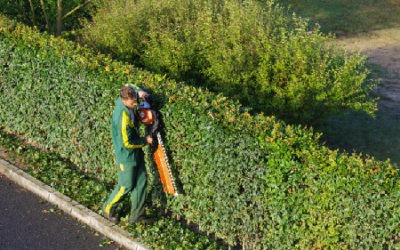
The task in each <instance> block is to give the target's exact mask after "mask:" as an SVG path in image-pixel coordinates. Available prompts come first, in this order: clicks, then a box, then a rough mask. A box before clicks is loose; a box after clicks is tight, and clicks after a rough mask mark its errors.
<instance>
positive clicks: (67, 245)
mask: <svg viewBox="0 0 400 250" xmlns="http://www.w3.org/2000/svg"><path fill="white" fill-rule="evenodd" d="M0 199H1V200H0V249H2V250H9V249H18V250H22V249H29V250H34V249H38V250H39V249H40V250H46V249H49V250H50V249H51V250H59V249H60V250H61V249H68V250H74V249H82V250H86V249H107V250H108V249H122V247H120V246H119V245H117V244H115V243H110V241H109V240H107V239H106V238H105V237H104V236H103V235H99V234H98V233H96V232H95V231H93V230H92V229H90V228H89V227H87V226H85V225H83V224H80V223H79V222H78V221H76V220H75V219H73V218H72V217H71V216H69V215H67V214H65V213H63V212H62V211H61V210H59V209H57V207H55V206H54V205H52V204H50V203H48V202H47V201H44V200H42V199H41V198H40V197H38V196H36V195H35V194H32V193H31V192H29V191H27V190H26V189H24V188H22V187H20V186H18V185H17V184H15V183H14V182H12V181H11V180H9V179H8V178H7V177H6V176H4V175H1V174H0Z"/></svg>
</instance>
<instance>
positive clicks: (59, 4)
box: [56, 0, 63, 36]
mask: <svg viewBox="0 0 400 250" xmlns="http://www.w3.org/2000/svg"><path fill="white" fill-rule="evenodd" d="M62 27H63V7H62V0H57V21H56V36H60V35H61V31H62Z"/></svg>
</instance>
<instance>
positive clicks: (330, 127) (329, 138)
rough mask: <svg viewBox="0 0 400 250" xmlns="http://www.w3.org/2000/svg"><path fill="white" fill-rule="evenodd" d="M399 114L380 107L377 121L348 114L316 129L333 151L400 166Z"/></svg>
mask: <svg viewBox="0 0 400 250" xmlns="http://www.w3.org/2000/svg"><path fill="white" fill-rule="evenodd" d="M399 124H400V114H393V113H391V112H390V111H388V110H386V108H385V107H380V110H379V111H378V112H377V113H376V118H372V117H370V116H368V115H367V114H364V113H360V112H354V111H349V112H347V113H346V114H345V115H344V116H343V117H331V118H329V119H328V120H327V122H325V124H323V125H321V126H319V127H317V128H315V130H316V131H318V132H322V133H323V136H322V138H321V140H322V141H324V142H325V143H326V145H327V146H328V147H329V148H331V149H339V150H340V151H346V152H348V153H352V152H356V153H362V154H363V155H370V156H373V157H374V158H375V159H377V160H382V161H385V160H387V159H391V162H392V163H394V164H395V165H397V166H400V154H399V152H400V126H399Z"/></svg>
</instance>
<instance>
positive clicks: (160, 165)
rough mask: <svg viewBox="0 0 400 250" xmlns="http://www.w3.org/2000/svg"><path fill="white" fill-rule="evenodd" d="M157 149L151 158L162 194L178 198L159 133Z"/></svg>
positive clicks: (158, 133)
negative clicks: (159, 180) (155, 167)
mask: <svg viewBox="0 0 400 250" xmlns="http://www.w3.org/2000/svg"><path fill="white" fill-rule="evenodd" d="M156 135H157V141H158V145H157V149H156V150H155V151H154V153H153V156H154V160H155V162H156V165H157V169H158V173H159V174H160V179H161V183H162V186H163V189H164V192H165V193H167V194H172V195H174V196H178V192H177V189H176V185H175V181H174V178H173V177H172V173H171V168H170V166H169V162H168V157H167V154H166V152H165V148H164V144H163V141H162V138H161V134H160V132H157V134H156Z"/></svg>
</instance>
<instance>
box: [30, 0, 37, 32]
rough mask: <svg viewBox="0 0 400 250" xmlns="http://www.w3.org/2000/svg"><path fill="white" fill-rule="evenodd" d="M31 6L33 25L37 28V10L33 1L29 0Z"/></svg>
mask: <svg viewBox="0 0 400 250" xmlns="http://www.w3.org/2000/svg"><path fill="white" fill-rule="evenodd" d="M29 6H30V7H31V13H32V18H31V21H32V25H33V26H35V25H36V15H35V8H34V6H33V3H32V0H29Z"/></svg>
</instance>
